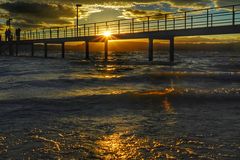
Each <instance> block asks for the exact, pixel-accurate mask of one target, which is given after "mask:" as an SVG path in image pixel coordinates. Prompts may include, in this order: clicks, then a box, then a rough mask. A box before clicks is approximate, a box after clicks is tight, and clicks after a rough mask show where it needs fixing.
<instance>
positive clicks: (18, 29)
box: [15, 28, 21, 41]
mask: <svg viewBox="0 0 240 160" xmlns="http://www.w3.org/2000/svg"><path fill="white" fill-rule="evenodd" d="M15 34H16V39H17V41H20V36H21V29H20V28H17V29H16V31H15Z"/></svg>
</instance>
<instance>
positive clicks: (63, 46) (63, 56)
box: [62, 42, 65, 58]
mask: <svg viewBox="0 0 240 160" xmlns="http://www.w3.org/2000/svg"><path fill="white" fill-rule="evenodd" d="M62 58H65V42H63V43H62Z"/></svg>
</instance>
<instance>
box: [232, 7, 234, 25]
mask: <svg viewBox="0 0 240 160" xmlns="http://www.w3.org/2000/svg"><path fill="white" fill-rule="evenodd" d="M232 15H233V17H232V18H233V19H232V25H235V5H233V6H232Z"/></svg>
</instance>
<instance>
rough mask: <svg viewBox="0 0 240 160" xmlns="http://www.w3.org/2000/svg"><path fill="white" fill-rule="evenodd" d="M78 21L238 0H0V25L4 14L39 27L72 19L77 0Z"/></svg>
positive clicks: (18, 22) (24, 24)
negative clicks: (78, 9)
mask: <svg viewBox="0 0 240 160" xmlns="http://www.w3.org/2000/svg"><path fill="white" fill-rule="evenodd" d="M77 3H78V4H82V7H81V8H80V12H79V15H80V19H81V20H80V21H81V23H87V22H99V21H106V20H113V19H117V18H119V19H123V18H132V17H136V16H141V15H155V14H159V13H165V12H177V11H182V10H190V9H198V8H204V7H214V6H219V5H220V6H222V5H232V4H237V3H240V1H239V0H0V24H1V25H0V27H1V30H4V24H5V21H6V18H8V17H12V18H13V19H14V21H13V25H14V26H15V27H21V28H41V27H49V26H59V25H71V24H74V23H75V15H76V7H75V5H76V4H77Z"/></svg>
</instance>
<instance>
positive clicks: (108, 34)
mask: <svg viewBox="0 0 240 160" xmlns="http://www.w3.org/2000/svg"><path fill="white" fill-rule="evenodd" d="M103 35H104V36H105V37H110V36H111V35H112V32H111V31H105V32H104V33H103Z"/></svg>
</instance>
